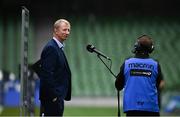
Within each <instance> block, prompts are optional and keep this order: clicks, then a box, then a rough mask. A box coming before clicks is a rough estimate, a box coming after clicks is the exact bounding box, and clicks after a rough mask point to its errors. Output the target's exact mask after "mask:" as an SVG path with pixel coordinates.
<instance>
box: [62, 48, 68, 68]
mask: <svg viewBox="0 0 180 117" xmlns="http://www.w3.org/2000/svg"><path fill="white" fill-rule="evenodd" d="M60 51H61V53H62V55H63V57H64V60H65V66H66V68H67V69H68V70H69V71H70V68H69V64H68V62H67V59H66V55H65V54H64V51H63V50H62V49H60Z"/></svg>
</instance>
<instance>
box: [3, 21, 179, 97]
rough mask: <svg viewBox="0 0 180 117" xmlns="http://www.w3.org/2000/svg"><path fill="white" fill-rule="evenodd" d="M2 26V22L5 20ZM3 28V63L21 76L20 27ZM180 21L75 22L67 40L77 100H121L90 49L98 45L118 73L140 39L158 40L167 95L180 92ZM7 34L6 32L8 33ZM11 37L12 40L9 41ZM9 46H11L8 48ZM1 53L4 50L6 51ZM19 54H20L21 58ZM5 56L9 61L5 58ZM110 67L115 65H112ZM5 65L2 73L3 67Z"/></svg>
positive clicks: (31, 49) (32, 38)
mask: <svg viewBox="0 0 180 117" xmlns="http://www.w3.org/2000/svg"><path fill="white" fill-rule="evenodd" d="M0 24H2V21H0ZM6 24H7V27H6V28H5V27H3V25H1V27H0V37H1V39H0V41H1V42H2V43H3V42H4V43H3V44H2V43H0V44H1V45H2V46H3V47H2V46H1V50H3V53H7V54H2V53H1V54H0V55H1V59H0V60H1V64H2V66H3V67H5V69H6V70H8V71H11V72H13V73H15V74H16V75H18V67H17V66H18V64H19V61H20V36H21V34H20V32H21V31H20V30H21V29H20V23H19V22H18V23H17V20H10V21H8V22H6ZM179 27H180V22H179V21H178V19H163V18H156V17H155V18H131V17H128V18H122V17H119V18H116V19H115V18H114V19H113V18H97V19H96V18H94V19H92V18H82V19H78V18H74V19H73V20H72V32H71V35H70V37H69V39H68V40H67V44H66V49H65V51H66V53H67V58H68V59H69V65H70V67H71V70H72V76H73V77H72V82H73V83H72V89H73V91H72V93H73V96H75V97H83V96H84V97H111V96H116V90H115V87H114V80H115V79H114V78H113V76H112V75H111V74H110V72H109V71H108V70H107V68H106V67H105V66H104V65H103V64H102V63H101V61H100V60H98V58H97V57H96V55H95V54H92V53H88V52H87V50H86V45H87V44H93V45H94V46H95V47H97V49H99V50H101V51H102V52H103V53H105V54H106V55H107V56H109V57H110V58H111V59H112V71H113V72H114V73H115V74H117V73H118V72H119V67H120V64H121V63H122V61H123V60H124V59H126V58H128V57H129V56H131V55H132V54H131V49H132V47H133V45H134V42H135V41H136V39H137V37H139V36H140V35H142V34H147V35H150V36H151V37H152V38H153V39H154V41H155V49H156V51H155V52H154V53H153V54H152V56H153V57H154V58H156V59H158V60H159V61H160V64H161V66H162V71H163V73H164V78H165V80H166V87H165V90H179V89H180V87H179V86H180V79H179V77H180V62H179V57H180V56H179V53H180V47H179V44H180V40H179V38H180V35H179V34H180V28H179ZM4 28H5V30H4V31H3V29H4ZM34 28H35V26H33V23H32V24H30V29H31V30H30V39H29V61H30V63H33V62H34V61H35V60H34V58H35V57H34V55H35V54H34V52H35V50H34V48H35V44H36V41H35V40H36V37H35V33H36V32H35V31H34ZM4 37H7V40H6V39H3V38H4ZM4 45H6V49H2V48H5V47H4ZM1 50H0V51H1ZM16 53H17V54H16ZM2 56H4V57H2ZM105 62H106V63H107V64H108V65H109V64H110V62H108V61H106V60H105ZM6 63H7V64H6ZM2 66H1V68H2Z"/></svg>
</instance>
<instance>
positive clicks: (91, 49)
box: [86, 45, 111, 60]
mask: <svg viewBox="0 0 180 117" xmlns="http://www.w3.org/2000/svg"><path fill="white" fill-rule="evenodd" d="M86 49H87V50H88V51H89V52H91V53H93V52H95V53H96V54H98V55H100V56H102V57H104V58H106V59H108V60H111V59H110V58H109V57H107V56H106V55H104V54H103V53H102V52H100V51H98V50H97V49H96V48H95V47H94V46H93V45H87V47H86Z"/></svg>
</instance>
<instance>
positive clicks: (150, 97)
mask: <svg viewBox="0 0 180 117" xmlns="http://www.w3.org/2000/svg"><path fill="white" fill-rule="evenodd" d="M124 78H125V82H124V83H125V85H124V97H123V98H124V101H123V105H124V106H123V107H124V111H125V112H126V111H130V110H141V111H151V112H159V105H158V92H157V87H156V84H157V78H158V63H157V62H156V61H154V60H153V59H151V58H147V59H141V58H130V59H128V60H126V61H125V65H124Z"/></svg>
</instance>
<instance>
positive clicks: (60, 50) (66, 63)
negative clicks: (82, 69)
mask: <svg viewBox="0 0 180 117" xmlns="http://www.w3.org/2000/svg"><path fill="white" fill-rule="evenodd" d="M52 40H53V42H54V45H55V47H56V49H57V51H58V54H59V55H60V57H63V60H64V63H65V66H66V68H67V70H68V71H69V72H70V73H71V71H70V68H69V64H68V62H67V59H66V56H65V54H64V51H63V50H62V48H59V46H58V44H57V43H56V41H55V40H54V39H52Z"/></svg>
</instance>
